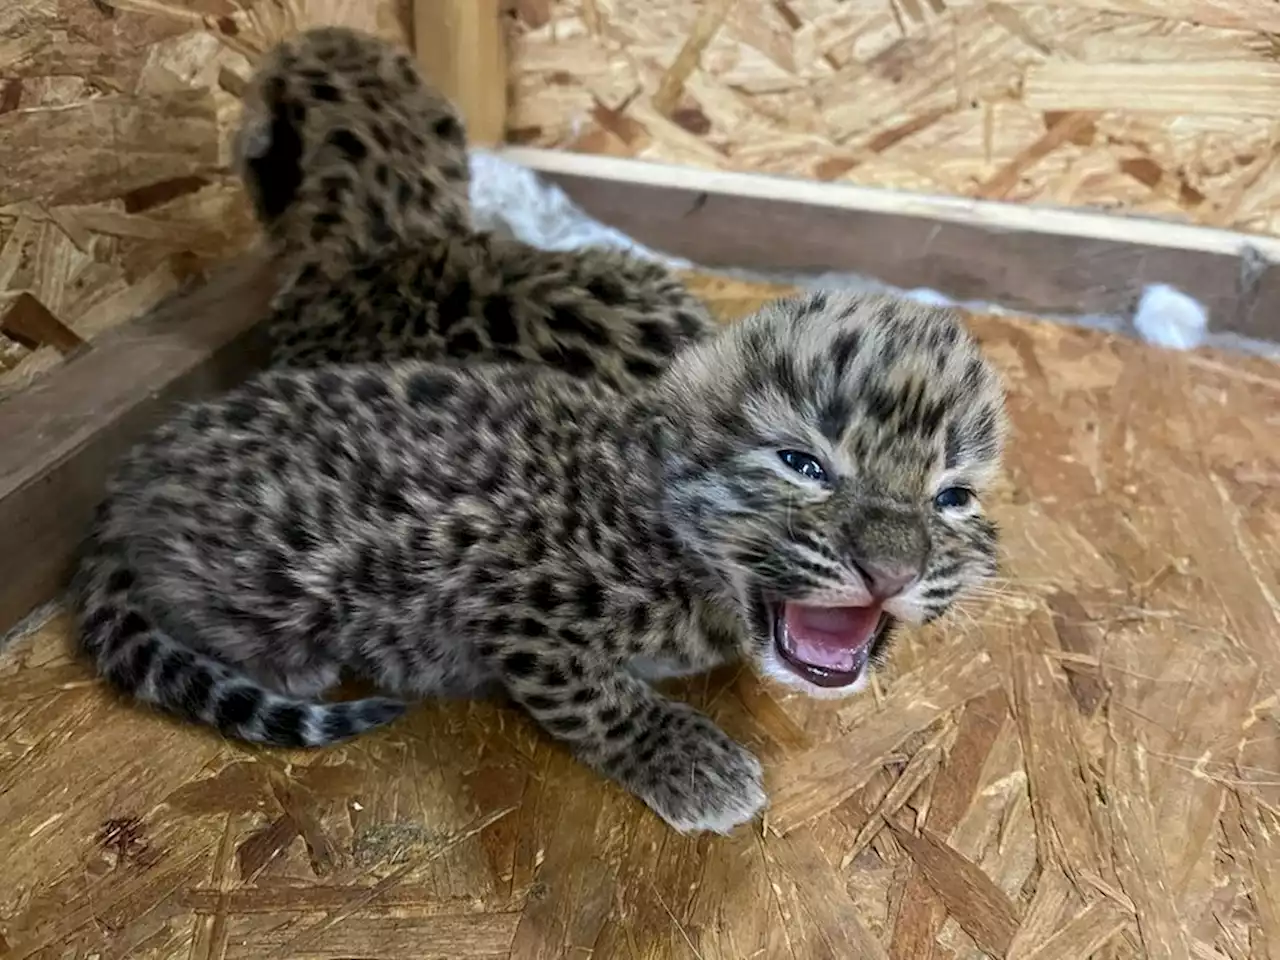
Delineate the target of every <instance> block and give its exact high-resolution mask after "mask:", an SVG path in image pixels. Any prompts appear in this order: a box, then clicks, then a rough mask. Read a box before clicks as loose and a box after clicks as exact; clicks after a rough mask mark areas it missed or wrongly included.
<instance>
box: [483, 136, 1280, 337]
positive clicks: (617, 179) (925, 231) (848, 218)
mask: <svg viewBox="0 0 1280 960" xmlns="http://www.w3.org/2000/svg"><path fill="white" fill-rule="evenodd" d="M501 155H502V156H503V157H504V158H506V159H507V160H510V161H512V162H514V163H518V164H521V165H522V166H526V167H529V168H531V169H533V170H536V171H538V172H540V173H542V174H544V175H545V176H546V178H547V179H549V180H550V181H552V182H553V183H556V184H558V185H559V186H560V187H561V188H562V189H564V191H565V192H566V193H567V194H568V195H569V196H570V198H572V199H573V200H574V201H575V202H576V203H577V204H578V205H579V206H580V207H581V208H582V209H583V210H584V211H586V212H587V213H588V214H590V215H591V216H593V217H595V218H597V219H598V220H600V221H602V222H604V223H606V224H609V225H610V226H613V227H616V228H617V229H619V230H622V231H624V232H625V233H627V234H628V235H630V236H632V237H634V238H635V239H636V240H638V241H640V242H641V243H644V244H646V245H647V246H650V247H652V248H654V249H656V250H661V251H664V252H666V253H669V254H672V255H675V256H679V257H684V258H686V259H688V260H691V261H693V262H694V263H696V264H699V265H702V266H706V267H741V268H746V269H756V270H783V271H794V272H799V273H817V272H824V271H842V272H855V273H860V274H864V275H866V276H869V277H873V278H875V279H878V280H880V281H882V282H885V283H889V284H892V285H894V286H897V287H904V288H908V289H909V288H914V287H928V288H931V289H934V290H938V291H941V292H942V293H945V294H947V295H948V296H951V297H955V298H958V299H963V300H984V301H988V302H992V303H998V304H1001V305H1003V306H1007V307H1009V308H1012V309H1018V310H1024V311H1030V312H1035V313H1041V314H1068V315H1082V314H1106V315H1113V316H1114V315H1128V314H1129V313H1130V312H1131V311H1132V310H1133V308H1134V306H1135V305H1136V303H1137V300H1138V297H1139V295H1140V294H1141V292H1142V289H1143V288H1144V287H1145V286H1147V285H1148V284H1152V283H1168V284H1172V285H1173V286H1175V287H1177V288H1178V289H1180V290H1182V291H1184V292H1185V293H1187V294H1189V295H1190V296H1193V297H1195V298H1196V299H1197V300H1199V301H1200V302H1201V303H1202V304H1204V306H1205V307H1206V308H1207V309H1208V311H1209V315H1210V323H1211V326H1212V328H1213V329H1214V330H1215V331H1219V332H1231V333H1237V334H1241V335H1244V336H1250V337H1257V338H1262V339H1268V340H1280V240H1277V239H1275V238H1271V237H1262V236H1252V235H1248V234H1241V233H1235V232H1232V231H1228V230H1214V229H1209V228H1206V227H1197V226H1190V225H1186V224H1179V223H1172V222H1167V221H1157V220H1150V219H1145V218H1138V217H1126V216H1118V215H1112V214H1106V213H1099V212H1092V211H1085V210H1064V209H1057V208H1050V207H1043V206H1031V205H1024V204H1012V203H1000V202H995V201H983V200H965V199H960V198H954V197H933V196H926V195H921V194H912V193H902V192H898V191H893V190H880V189H874V188H867V187H858V186H854V185H852V184H837V183H820V182H815V181H809V180H794V179H789V178H785V177H774V176H766V175H763V174H749V173H727V172H723V171H716V170H702V169H694V168H689V167H676V166H669V165H666V164H658V163H648V162H643V161H637V160H625V159H617V158H613V157H595V156H586V155H582V154H571V153H563V152H559V151H553V150H538V149H529V148H515V147H512V148H507V149H504V150H502V151H501Z"/></svg>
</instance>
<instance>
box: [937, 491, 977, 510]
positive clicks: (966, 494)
mask: <svg viewBox="0 0 1280 960" xmlns="http://www.w3.org/2000/svg"><path fill="white" fill-rule="evenodd" d="M971 503H973V491H972V490H970V489H969V488H968V487H947V489H945V490H943V491H942V492H941V493H940V494H938V495H937V496H936V497H934V498H933V505H934V506H935V507H937V508H938V509H939V510H961V509H963V508H965V507H967V506H969V504H971Z"/></svg>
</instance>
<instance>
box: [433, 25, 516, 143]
mask: <svg viewBox="0 0 1280 960" xmlns="http://www.w3.org/2000/svg"><path fill="white" fill-rule="evenodd" d="M413 39H414V48H415V51H416V53H417V56H418V62H419V63H420V64H421V65H422V69H423V72H424V73H425V74H426V75H427V77H428V78H429V79H430V80H431V82H432V83H434V84H435V85H436V86H437V87H438V88H439V89H440V90H441V91H442V92H443V93H444V94H445V96H447V97H449V98H450V99H451V100H452V101H453V102H454V103H455V104H456V105H457V107H458V109H459V110H460V111H462V118H463V120H464V122H465V123H466V126H467V139H468V140H469V141H470V142H471V143H472V144H473V145H475V146H478V147H493V146H497V145H499V144H501V143H502V142H503V140H504V139H505V138H506V127H507V49H506V30H505V28H504V25H503V18H502V8H501V3H500V0H414V2H413Z"/></svg>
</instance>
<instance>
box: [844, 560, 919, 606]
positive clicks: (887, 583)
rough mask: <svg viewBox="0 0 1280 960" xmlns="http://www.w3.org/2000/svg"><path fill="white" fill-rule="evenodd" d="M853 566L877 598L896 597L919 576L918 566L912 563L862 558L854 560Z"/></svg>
mask: <svg viewBox="0 0 1280 960" xmlns="http://www.w3.org/2000/svg"><path fill="white" fill-rule="evenodd" d="M854 566H855V567H857V568H858V572H859V573H860V574H862V579H863V580H865V581H866V584H867V589H868V590H870V591H871V595H872V596H873V597H875V598H876V599H877V600H888V599H890V598H891V597H896V596H897V595H898V594H900V593H902V591H903V590H906V589H907V587H909V586H911V585H912V584H913V583H915V582H916V579H917V578H918V577H919V576H920V568H919V567H917V566H915V565H914V564H902V563H884V564H880V563H875V562H872V561H867V560H862V561H855V562H854Z"/></svg>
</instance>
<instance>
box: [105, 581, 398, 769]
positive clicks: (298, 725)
mask: <svg viewBox="0 0 1280 960" xmlns="http://www.w3.org/2000/svg"><path fill="white" fill-rule="evenodd" d="M123 596H127V592H126V593H125V594H124V595H123ZM120 599H122V595H121V594H117V595H116V596H114V597H111V598H110V600H109V601H108V602H107V603H106V604H105V605H102V606H98V607H96V608H95V609H90V610H86V611H84V612H83V616H82V620H81V635H82V641H83V645H84V648H85V650H86V651H87V652H88V653H89V654H90V655H91V656H92V657H93V659H94V662H95V664H96V665H97V669H98V672H99V673H100V674H101V675H102V676H103V677H104V678H105V679H106V680H107V681H108V682H110V683H111V684H112V685H113V686H115V687H116V688H117V689H119V690H120V691H121V692H123V693H126V694H128V695H130V696H132V697H134V698H135V699H137V700H141V701H143V702H145V703H150V704H153V705H155V706H157V707H159V708H160V709H162V710H164V711H166V712H168V713H170V714H173V715H175V716H177V717H179V718H181V719H184V720H190V721H195V722H197V723H204V724H208V725H209V726H213V727H216V728H217V729H218V730H220V731H221V732H222V733H223V734H224V735H225V736H228V737H234V738H236V739H239V740H246V741H249V742H251V743H262V744H267V745H268V746H273V747H322V746H325V745H327V744H331V743H337V742H338V741H341V740H346V739H348V738H350V737H354V736H355V735H357V734H359V733H363V732H364V731H366V730H371V729H373V728H374V727H380V726H382V725H383V724H386V723H390V722H391V721H392V720H394V719H396V718H397V717H399V716H400V715H401V714H402V713H404V710H405V705H404V704H403V703H400V702H399V701H396V700H390V699H387V698H384V697H370V698H367V699H364V700H352V701H349V702H345V703H323V702H314V701H307V700H302V699H298V698H295V697H290V696H287V695H285V694H281V693H276V692H274V691H271V690H268V689H266V688H265V687H263V686H261V685H260V684H258V683H257V682H255V681H254V680H252V679H251V678H250V677H248V676H246V675H244V674H241V673H237V672H236V671H235V670H234V669H233V668H231V667H228V666H227V665H226V664H223V663H220V662H219V661H217V660H215V659H213V658H212V657H208V656H205V655H203V654H199V653H196V652H194V651H192V650H189V649H187V648H185V647H183V646H181V645H180V644H178V643H177V642H175V641H174V640H173V639H172V638H170V637H168V636H166V635H165V634H163V633H162V632H160V631H159V630H158V629H156V628H155V627H154V626H153V625H151V624H149V623H148V622H147V620H146V618H145V617H144V616H143V615H142V614H141V613H140V612H138V611H137V610H135V609H132V608H131V606H130V605H129V604H128V603H119V602H116V601H119V600H120Z"/></svg>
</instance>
